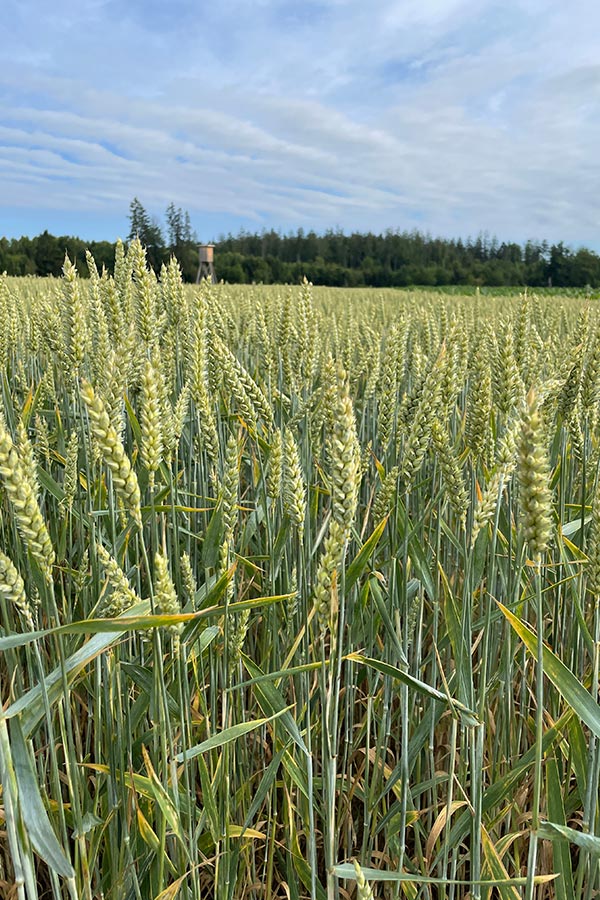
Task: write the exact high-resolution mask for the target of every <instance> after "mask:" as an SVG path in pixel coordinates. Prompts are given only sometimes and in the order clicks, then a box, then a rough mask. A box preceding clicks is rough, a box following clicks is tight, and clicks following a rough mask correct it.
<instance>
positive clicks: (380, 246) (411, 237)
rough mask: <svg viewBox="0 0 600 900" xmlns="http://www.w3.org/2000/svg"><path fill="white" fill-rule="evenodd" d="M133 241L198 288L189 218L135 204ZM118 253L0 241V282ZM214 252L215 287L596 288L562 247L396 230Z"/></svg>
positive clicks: (299, 235) (252, 237)
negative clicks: (160, 215)
mask: <svg viewBox="0 0 600 900" xmlns="http://www.w3.org/2000/svg"><path fill="white" fill-rule="evenodd" d="M115 237H116V236H115ZM135 237H139V238H140V240H141V241H142V244H143V245H144V246H145V247H146V251H147V259H148V262H149V264H150V266H151V267H152V268H153V269H154V271H155V272H157V273H158V272H159V271H160V268H161V266H162V265H163V264H164V263H167V262H168V261H169V259H170V258H171V257H172V256H175V257H176V258H177V260H178V261H179V264H180V267H181V270H182V275H183V279H184V281H186V282H193V281H195V279H196V274H197V271H198V243H199V239H198V236H197V234H196V233H195V232H194V231H193V229H192V226H191V222H190V216H189V213H187V212H186V211H184V210H182V209H181V208H177V207H175V205H174V204H173V203H171V204H170V205H169V206H168V207H167V210H166V213H165V225H164V227H162V226H161V225H160V223H159V222H158V221H157V220H156V219H155V218H152V217H151V216H150V215H149V214H148V212H147V211H146V209H145V208H144V206H143V205H142V203H141V202H140V201H139V200H138V199H137V198H134V200H133V201H132V202H131V204H130V208H129V234H128V235H127V240H128V241H131V240H132V239H133V238H135ZM204 239H206V238H204ZM115 243H116V242H111V241H108V240H106V241H91V242H86V241H85V240H82V239H81V238H79V237H73V236H64V235H63V236H55V235H52V234H50V233H49V232H48V231H47V230H46V231H44V232H43V233H42V234H40V235H38V236H37V237H33V238H31V237H21V238H12V239H9V238H0V272H6V273H7V274H9V275H42V276H43V275H56V276H58V275H60V274H61V272H62V267H63V263H64V258H65V254H68V255H69V257H70V258H71V259H72V260H74V261H75V262H76V264H77V267H78V270H79V271H80V273H81V275H82V276H84V277H85V276H87V274H88V272H87V265H86V262H85V252H86V249H87V250H90V252H91V253H92V255H93V256H94V258H95V260H96V263H97V265H98V266H99V267H100V268H102V266H105V267H106V268H107V269H108V270H112V267H113V264H114V254H115ZM213 243H214V244H215V271H216V277H217V280H218V281H225V282H227V283H229V284H253V283H255V284H260V283H262V284H298V283H299V282H300V281H302V279H303V278H304V277H306V278H308V280H309V281H311V282H312V283H313V284H320V285H324V286H330V287H409V286H436V287H440V286H446V285H471V286H479V287H502V286H531V287H548V286H551V287H560V288H565V287H576V288H585V287H590V288H597V287H600V256H599V255H598V254H597V253H595V252H593V251H592V250H590V249H587V248H585V247H579V248H577V249H573V248H572V247H570V246H568V245H567V244H566V243H565V242H563V241H560V242H558V243H554V244H550V243H548V242H547V241H537V240H529V241H527V242H526V243H524V244H519V243H514V242H506V241H499V240H498V239H497V238H495V237H493V236H489V235H488V234H478V235H477V237H474V238H468V237H467V238H465V239H460V238H452V239H450V238H442V237H432V236H431V235H430V234H427V233H423V232H420V231H416V230H412V231H408V230H401V229H399V228H398V229H388V230H386V231H385V232H383V233H381V234H373V233H370V232H368V233H361V232H353V233H351V234H346V233H344V232H343V231H342V230H339V229H335V230H334V229H330V230H327V231H325V232H324V233H323V234H317V233H316V232H315V231H312V230H309V231H304V230H303V229H302V228H299V229H298V230H297V231H296V232H290V233H287V234H283V233H282V232H280V231H275V230H270V231H266V230H263V231H261V232H260V233H258V232H257V233H250V232H247V231H244V230H242V231H240V232H239V233H238V234H237V235H232V234H228V235H221V236H219V237H218V238H216V239H215V240H214V241H213Z"/></svg>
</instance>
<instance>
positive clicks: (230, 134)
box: [0, 0, 600, 250]
mask: <svg viewBox="0 0 600 900" xmlns="http://www.w3.org/2000/svg"><path fill="white" fill-rule="evenodd" d="M2 7H3V15H2V25H1V33H2V40H1V41H0V235H6V236H8V237H18V236H20V235H22V234H29V235H35V234H38V233H40V232H41V231H43V230H44V229H48V230H49V231H50V232H51V233H53V234H63V235H64V234H75V235H78V236H80V237H83V238H84V239H86V240H101V239H107V240H114V239H115V238H116V237H117V236H121V237H126V236H127V233H128V230H129V222H128V211H129V204H130V202H131V200H132V199H133V197H134V196H136V197H138V198H139V199H140V201H141V202H142V204H143V205H144V207H145V208H146V209H147V210H148V212H149V213H150V214H151V215H152V216H155V217H156V218H157V219H158V220H159V221H160V222H161V224H162V223H163V222H164V211H165V209H166V207H167V205H168V204H169V203H171V202H173V203H174V204H175V205H176V206H180V207H182V208H183V209H185V210H188V211H189V213H190V216H191V221H192V225H193V227H194V228H195V230H196V232H197V235H198V237H199V239H200V240H203V241H206V240H211V239H215V238H217V237H218V236H219V235H220V234H223V233H226V232H229V231H231V232H233V233H237V232H238V231H239V230H240V228H245V229H247V230H251V231H260V230H262V229H263V228H265V229H270V228H275V229H281V230H282V231H288V230H296V229H297V228H304V229H305V230H309V229H314V230H315V231H317V232H322V231H324V230H325V229H328V228H341V229H343V230H344V231H347V232H349V231H355V230H356V231H369V230H370V231H374V232H382V231H384V230H385V229H387V228H398V229H400V230H405V229H407V230H412V229H414V228H417V229H419V230H421V231H425V232H430V233H431V234H433V235H436V236H445V237H458V236H461V237H467V236H475V235H477V234H478V233H480V232H488V233H489V234H490V235H496V236H497V237H498V238H499V239H500V240H515V241H519V242H522V241H525V240H526V239H528V238H534V239H539V240H542V239H547V240H549V241H558V240H564V241H565V242H567V243H568V244H570V245H572V246H579V245H585V246H588V247H592V248H594V249H596V250H600V230H599V223H600V215H599V212H598V199H599V196H600V191H599V188H600V149H599V148H600V57H599V55H598V34H599V33H600V4H598V2H597V0H571V2H570V3H568V4H567V3H565V2H564V0H501V2H497V0H478V2H474V0H469V2H466V0H369V2H365V0H305V2H301V0H295V2H292V0H253V2H250V0H246V2H244V0H215V2H214V3H212V4H208V3H204V2H202V0H200V2H193V0H128V2H127V3H126V4H125V3H123V2H122V0H78V2H74V0H52V2H48V0H3V3H2Z"/></svg>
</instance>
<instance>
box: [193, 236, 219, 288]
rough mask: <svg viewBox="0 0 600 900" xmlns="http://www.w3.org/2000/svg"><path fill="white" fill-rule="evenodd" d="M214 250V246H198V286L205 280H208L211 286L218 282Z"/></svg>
mask: <svg viewBox="0 0 600 900" xmlns="http://www.w3.org/2000/svg"><path fill="white" fill-rule="evenodd" d="M214 249H215V245H214V244H199V245H198V258H199V265H198V274H197V275H196V284H200V282H201V281H202V279H203V278H208V279H209V281H210V283H211V284H214V283H215V282H216V280H217V279H216V277H215V260H214Z"/></svg>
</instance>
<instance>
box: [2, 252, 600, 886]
mask: <svg viewBox="0 0 600 900" xmlns="http://www.w3.org/2000/svg"><path fill="white" fill-rule="evenodd" d="M89 268H90V271H91V278H90V279H89V280H88V279H86V280H83V279H80V278H79V276H78V274H77V272H76V270H75V268H74V266H73V265H72V264H71V263H70V262H69V260H68V259H67V260H66V261H65V267H64V277H63V278H62V279H60V280H41V279H11V278H7V277H6V276H5V277H3V278H1V279H0V372H1V378H2V404H1V409H2V416H1V418H0V501H1V502H0V614H1V632H0V677H1V681H0V686H1V691H2V714H1V715H0V778H1V782H2V801H1V806H0V823H1V831H0V896H3V897H6V898H14V897H16V898H18V900H34V898H40V900H41V898H54V900H57V898H71V900H75V898H82V900H92V898H94V900H96V898H104V900H117V898H119V900H120V898H126V900H176V898H179V900H201V898H202V900H209V898H218V900H240V898H252V900H263V898H264V900H275V898H282V900H283V898H288V900H300V898H313V900H314V898H318V900H334V898H338V897H340V898H354V897H357V898H359V900H365V898H370V897H374V898H407V900H417V898H428V900H438V898H439V900H459V898H473V900H478V898H489V900H492V898H501V900H505V898H506V900H509V898H510V900H513V898H514V900H517V898H520V897H525V898H534V897H535V898H538V900H542V898H558V900H580V898H585V900H592V898H594V897H597V896H598V892H599V891H600V810H599V808H598V781H599V775H600V748H599V746H598V739H599V738H600V707H599V705H598V676H599V664H600V653H599V650H600V606H599V598H600V485H599V479H598V467H599V464H600V405H599V404H600V331H599V327H600V317H599V314H598V309H597V305H596V304H595V302H594V301H586V300H585V298H577V297H573V296H571V297H567V296H564V297H557V296H552V297H548V298H544V297H536V296H527V295H523V296H520V297H514V298H507V297H496V298H495V297H490V296H486V297H483V296H474V297H473V296H471V297H461V296H441V295H435V294H428V293H425V292H402V293H399V292H394V291H375V290H352V291H350V290H348V291H344V290H334V289H319V288H313V287H312V286H311V285H310V284H308V283H305V284H303V285H301V286H298V287H290V288H286V287H280V288H278V287H269V288H265V287H262V286H252V287H244V288H235V287H229V286H227V285H215V286H212V285H209V284H207V283H204V284H202V285H200V286H199V287H195V288H191V287H188V286H184V285H183V284H182V281H181V276H180V272H179V269H178V266H177V263H176V262H175V261H172V262H171V263H170V264H169V266H167V267H164V268H163V270H162V272H161V274H160V277H159V278H158V279H157V278H156V277H155V276H154V274H153V273H152V272H151V271H150V270H149V268H148V267H147V265H146V258H145V252H144V249H143V248H142V246H141V245H140V244H139V242H133V243H132V244H131V245H130V247H129V249H128V250H127V252H125V250H124V248H123V247H122V245H120V244H119V245H118V248H117V258H116V265H115V271H114V273H112V274H108V273H106V272H102V273H99V272H98V271H97V270H96V268H95V266H94V264H93V260H91V259H90V260H89Z"/></svg>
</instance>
